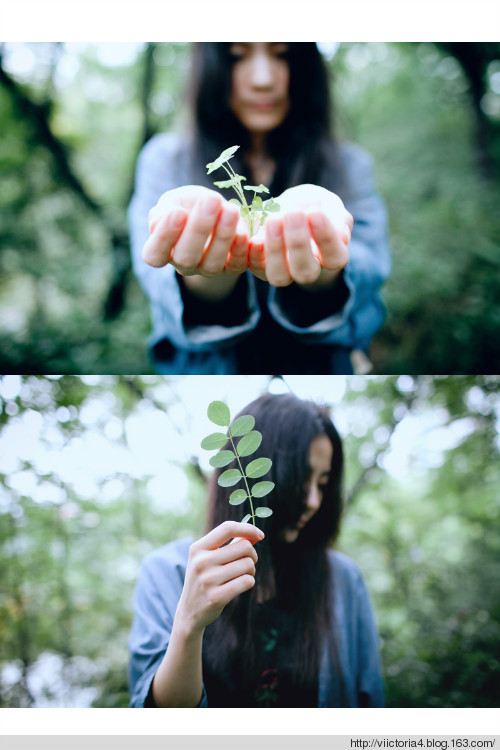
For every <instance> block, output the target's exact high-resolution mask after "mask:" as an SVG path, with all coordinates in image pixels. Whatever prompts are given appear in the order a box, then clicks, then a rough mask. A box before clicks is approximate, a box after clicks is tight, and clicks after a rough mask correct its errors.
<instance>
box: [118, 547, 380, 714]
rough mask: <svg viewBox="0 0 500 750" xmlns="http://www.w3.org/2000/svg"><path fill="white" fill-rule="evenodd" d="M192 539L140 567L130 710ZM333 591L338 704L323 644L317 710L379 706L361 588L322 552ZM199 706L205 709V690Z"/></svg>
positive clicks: (165, 623)
mask: <svg viewBox="0 0 500 750" xmlns="http://www.w3.org/2000/svg"><path fill="white" fill-rule="evenodd" d="M192 541H193V540H192V539H184V540H180V541H175V542H170V543H169V544H166V545H164V546H163V547H160V549H158V550H155V551H154V552H152V553H150V554H149V555H147V556H146V557H145V558H144V560H143V561H142V564H141V569H140V574H139V579H138V582H137V586H136V592H135V597H134V611H135V617H134V622H133V626H132V630H131V634H130V640H129V647H130V664H129V683H130V695H131V699H130V706H131V707H132V708H141V707H143V706H144V703H145V701H146V698H147V696H148V693H149V690H150V687H151V682H152V680H153V677H154V675H155V673H156V672H157V670H158V667H159V665H160V663H161V661H162V659H163V657H164V655H165V652H166V650H167V647H168V644H169V640H170V634H171V632H172V625H173V621H174V615H175V611H176V608H177V604H178V602H179V599H180V596H181V593H182V588H183V585H184V577H185V574H186V566H187V560H188V554H189V547H190V545H191V543H192ZM328 560H329V564H330V569H331V573H332V576H331V579H332V585H333V587H334V596H333V611H332V613H331V621H332V623H335V625H334V626H332V627H334V633H335V636H336V641H337V644H338V647H337V648H338V656H339V662H340V669H341V673H342V682H343V693H344V697H343V700H342V698H341V693H340V687H339V680H338V677H337V672H336V668H335V666H334V661H333V656H332V655H331V654H330V653H329V652H328V649H327V647H326V645H325V647H324V648H323V653H322V657H321V663H320V670H319V677H318V707H319V708H325V707H330V708H331V707H338V706H341V705H343V706H345V707H352V708H354V707H360V706H361V707H369V708H379V707H382V706H383V705H384V690H383V684H382V677H381V670H380V658H379V648H378V634H377V630H376V626H375V621H374V616H373V610H372V606H371V603H370V598H369V596H368V593H367V590H366V587H365V584H364V582H363V579H362V577H361V574H360V572H359V570H358V568H357V566H356V565H355V563H354V562H353V561H352V560H350V559H349V558H348V557H346V556H345V555H343V554H342V553H340V552H336V551H332V550H329V551H328ZM199 706H200V708H206V707H209V706H210V703H209V699H208V698H207V695H206V692H205V688H204V687H203V696H202V699H201V702H200V704H199Z"/></svg>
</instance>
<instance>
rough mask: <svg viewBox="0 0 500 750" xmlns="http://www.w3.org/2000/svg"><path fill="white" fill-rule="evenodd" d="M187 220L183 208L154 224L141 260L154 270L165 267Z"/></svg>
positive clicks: (175, 210)
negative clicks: (154, 268)
mask: <svg viewBox="0 0 500 750" xmlns="http://www.w3.org/2000/svg"><path fill="white" fill-rule="evenodd" d="M187 218H188V215H187V212H186V211H185V210H184V209H183V208H175V209H174V210H173V211H171V212H170V213H168V214H167V215H166V216H164V217H163V218H162V219H160V220H159V221H158V222H155V228H154V231H153V233H152V234H151V235H150V237H149V238H148V240H147V241H146V243H145V244H144V247H143V248H142V258H143V260H144V261H145V262H146V263H148V264H149V265H150V266H155V267H156V268H159V267H160V266H166V265H167V263H168V262H169V260H170V257H171V253H172V248H173V247H174V245H175V243H176V242H177V241H178V239H179V237H180V235H181V233H182V230H183V228H184V226H185V224H186V221H187Z"/></svg>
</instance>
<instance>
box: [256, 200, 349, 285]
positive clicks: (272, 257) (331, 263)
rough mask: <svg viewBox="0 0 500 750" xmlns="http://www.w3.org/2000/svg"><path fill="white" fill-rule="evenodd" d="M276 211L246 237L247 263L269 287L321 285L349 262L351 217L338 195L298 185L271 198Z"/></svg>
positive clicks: (332, 279) (331, 280)
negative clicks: (252, 235) (249, 241)
mask: <svg viewBox="0 0 500 750" xmlns="http://www.w3.org/2000/svg"><path fill="white" fill-rule="evenodd" d="M276 201H277V202H278V203H279V205H280V209H281V210H280V213H279V215H278V216H276V217H274V216H273V217H272V218H268V219H267V220H266V222H265V224H264V226H263V227H262V228H261V229H260V230H259V232H258V233H257V234H256V236H255V237H254V238H252V240H251V243H250V250H249V268H250V270H251V271H252V273H253V274H254V275H255V276H257V277H259V278H261V279H263V280H264V281H268V282H269V283H270V284H271V285H272V286H276V287H283V286H288V285H289V284H291V283H292V282H294V281H295V282H297V283H298V284H303V285H315V286H325V285H329V284H331V283H332V282H333V281H335V279H336V278H337V276H338V274H339V273H340V271H341V270H342V269H343V268H344V267H345V266H346V265H347V263H348V261H349V251H348V249H347V246H348V244H349V242H350V239H351V232H352V228H353V223H354V220H353V217H352V215H351V214H350V213H349V212H348V211H347V210H346V208H345V207H344V204H343V203H342V200H341V199H340V198H339V196H338V195H335V193H332V192H331V191H329V190H326V189H325V188H322V187H319V186H317V185H298V186H296V187H293V188H290V189H288V190H285V192H284V193H283V194H282V195H280V196H279V197H278V198H276Z"/></svg>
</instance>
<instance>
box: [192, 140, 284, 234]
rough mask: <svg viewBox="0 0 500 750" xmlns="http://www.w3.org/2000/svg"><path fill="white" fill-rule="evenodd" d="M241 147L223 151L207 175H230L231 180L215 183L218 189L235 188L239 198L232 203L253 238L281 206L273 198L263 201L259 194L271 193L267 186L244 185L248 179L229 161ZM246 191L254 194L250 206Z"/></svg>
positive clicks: (208, 166)
mask: <svg viewBox="0 0 500 750" xmlns="http://www.w3.org/2000/svg"><path fill="white" fill-rule="evenodd" d="M238 149H239V146H230V147H229V148H226V150H225V151H223V152H222V153H221V154H220V156H219V157H218V158H217V159H216V160H215V161H213V162H211V163H210V164H207V174H212V172H215V170H217V169H223V170H224V171H225V172H227V174H228V175H229V180H222V181H217V182H214V185H215V187H218V188H233V189H234V190H235V191H236V195H237V196H238V198H231V200H230V201H229V202H230V203H234V204H236V205H237V206H238V207H239V209H240V215H241V216H242V217H243V218H244V219H245V220H246V221H247V223H248V226H249V228H250V237H253V236H254V234H256V232H257V231H258V229H259V228H260V227H261V226H262V225H263V224H264V221H265V220H266V217H267V216H268V215H269V213H270V212H271V213H275V212H277V211H279V210H280V207H279V204H278V203H276V201H275V200H274V199H273V198H269V199H268V200H266V201H263V200H262V198H261V197H260V195H258V193H269V190H268V189H267V188H266V186H265V185H262V184H260V185H242V184H241V183H242V182H246V179H247V178H246V177H243V175H241V174H236V172H235V171H234V169H233V168H232V166H231V164H230V163H229V159H231V158H232V157H233V156H234V155H235V153H236V151H237V150H238ZM244 190H249V191H251V192H253V198H252V202H251V204H250V205H248V203H247V200H246V197H245V193H244V192H243V191H244Z"/></svg>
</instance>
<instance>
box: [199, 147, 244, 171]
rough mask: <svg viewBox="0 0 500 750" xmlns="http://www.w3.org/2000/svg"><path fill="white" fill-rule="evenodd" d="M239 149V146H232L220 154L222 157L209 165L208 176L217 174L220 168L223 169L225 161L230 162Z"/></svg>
mask: <svg viewBox="0 0 500 750" xmlns="http://www.w3.org/2000/svg"><path fill="white" fill-rule="evenodd" d="M238 149H239V146H230V147H229V148H226V150H225V151H223V152H222V154H220V156H218V157H217V159H216V160H215V161H212V162H210V164H207V165H206V167H207V174H211V173H212V172H215V170H216V169H219V167H222V165H223V164H224V162H225V161H228V160H229V159H230V158H231V157H232V156H233V155H234V154H235V153H236V151H237V150H238Z"/></svg>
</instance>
